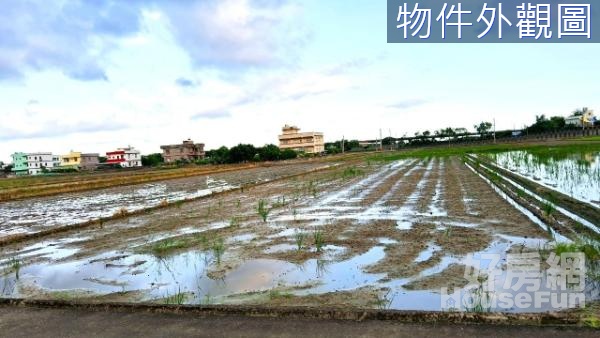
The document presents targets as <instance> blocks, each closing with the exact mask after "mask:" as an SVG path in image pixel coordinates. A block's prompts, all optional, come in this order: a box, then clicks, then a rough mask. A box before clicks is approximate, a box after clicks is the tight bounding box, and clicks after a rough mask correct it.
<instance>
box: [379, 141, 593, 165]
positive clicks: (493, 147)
mask: <svg viewBox="0 0 600 338" xmlns="http://www.w3.org/2000/svg"><path fill="white" fill-rule="evenodd" d="M569 141H570V140H569ZM511 150H527V151H531V152H536V153H540V152H544V153H571V152H582V151H583V152H587V151H600V143H595V142H592V143H582V142H575V143H571V142H568V141H564V142H557V143H551V144H530V143H505V144H486V145H451V146H450V147H448V146H442V145H440V146H433V147H427V148H414V149H406V150H400V151H395V152H389V153H379V154H375V155H372V156H370V157H369V158H368V160H371V161H396V160H400V159H405V158H426V157H447V156H463V155H465V154H471V153H494V152H504V151H511Z"/></svg>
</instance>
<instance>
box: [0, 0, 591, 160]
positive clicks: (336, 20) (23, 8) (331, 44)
mask: <svg viewBox="0 0 600 338" xmlns="http://www.w3.org/2000/svg"><path fill="white" fill-rule="evenodd" d="M0 3H1V5H2V8H3V11H2V12H0V121H1V123H0V160H4V161H8V160H9V159H10V154H11V153H12V152H14V151H25V152H33V151H52V152H54V153H58V154H60V153H64V152H67V151H69V150H77V151H84V152H100V153H104V152H106V151H108V150H110V149H113V148H116V147H121V146H126V145H133V146H136V147H137V148H139V149H141V151H142V152H143V153H152V152H158V151H160V149H159V146H160V144H165V143H176V142H180V141H181V140H183V139H185V138H188V137H191V138H193V139H194V140H196V141H198V142H204V143H206V146H207V148H209V149H210V148H215V147H218V146H221V145H227V146H233V145H235V144H237V143H239V142H249V143H254V144H256V145H263V144H266V143H276V142H277V134H278V133H279V131H280V128H281V127H282V126H283V125H284V124H286V123H289V124H296V125H298V126H300V127H301V128H302V129H303V130H307V131H308V130H314V131H322V132H324V133H325V137H326V140H335V139H339V138H341V137H342V136H345V137H346V138H358V139H372V138H376V137H377V136H378V135H379V129H382V130H383V134H384V135H385V136H387V135H389V134H390V133H391V134H392V135H394V136H402V135H404V134H408V135H412V134H413V133H414V132H415V131H417V130H420V131H422V130H425V129H429V130H435V129H439V128H443V127H448V126H452V127H465V128H469V129H472V127H473V124H475V123H477V122H479V121H482V120H492V119H493V118H495V119H496V123H497V127H498V128H499V129H504V128H513V127H517V128H518V127H521V126H523V125H524V124H526V123H531V122H532V121H533V120H534V118H535V115H536V114H546V115H568V114H569V112H570V111H572V110H573V109H575V108H577V107H582V106H587V107H590V108H592V109H593V108H595V107H596V106H598V105H599V104H600V102H599V101H600V96H599V95H598V94H599V93H598V91H599V89H600V85H599V79H600V67H599V64H598V61H597V60H598V55H600V46H598V45H596V44H586V45H582V44H577V45H573V44H571V45H569V44H553V45H550V44H547V45H539V44H538V45H528V44H519V45H513V44H481V45H474V44H473V45H471V44H460V45H459V44H453V45H440V44H430V45H425V44H419V45H410V44H387V43H386V2H385V1H384V0H377V1H375V0H354V1H334V0H330V1H318V0H306V1H294V0H269V1H267V0H220V1H217V0H197V1H194V0H188V1H162V0H131V1H111V0H107V1H66V0H60V1H58V0H57V1H48V0H45V1H44V0H0Z"/></svg>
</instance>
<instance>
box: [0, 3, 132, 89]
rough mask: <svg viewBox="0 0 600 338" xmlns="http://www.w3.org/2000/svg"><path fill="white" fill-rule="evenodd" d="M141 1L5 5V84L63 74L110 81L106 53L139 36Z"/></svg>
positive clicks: (0, 66)
mask: <svg viewBox="0 0 600 338" xmlns="http://www.w3.org/2000/svg"><path fill="white" fill-rule="evenodd" d="M140 3H141V2H139V1H132V2H130V1H116V0H113V1H110V0H109V1H68V2H65V3H63V2H60V1H47V0H29V1H22V0H5V1H3V3H2V11H0V78H5V79H6V78H18V77H21V76H22V75H23V73H24V72H25V71H26V70H44V69H52V68H54V69H59V70H61V71H63V72H64V73H65V74H67V75H68V76H70V77H72V78H75V79H79V80H106V79H107V75H106V72H105V69H104V67H103V66H104V65H103V61H102V60H103V59H104V57H105V55H106V53H107V52H108V51H109V50H111V49H112V48H113V47H114V45H115V42H116V39H117V38H119V37H123V36H127V35H129V34H132V33H134V32H136V31H138V30H139V25H140V11H139V8H138V6H139V4H140Z"/></svg>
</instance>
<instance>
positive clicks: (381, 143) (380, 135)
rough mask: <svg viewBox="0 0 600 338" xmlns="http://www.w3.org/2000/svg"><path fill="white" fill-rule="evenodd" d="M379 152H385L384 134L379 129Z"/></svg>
mask: <svg viewBox="0 0 600 338" xmlns="http://www.w3.org/2000/svg"><path fill="white" fill-rule="evenodd" d="M379 150H381V151H383V134H382V133H381V128H379Z"/></svg>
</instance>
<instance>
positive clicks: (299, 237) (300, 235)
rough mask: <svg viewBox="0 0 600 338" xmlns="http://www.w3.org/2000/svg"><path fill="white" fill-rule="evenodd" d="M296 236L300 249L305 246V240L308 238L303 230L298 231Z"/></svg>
mask: <svg viewBox="0 0 600 338" xmlns="http://www.w3.org/2000/svg"><path fill="white" fill-rule="evenodd" d="M294 236H295V238H296V246H297V247H298V251H300V250H302V247H303V246H304V240H305V239H306V234H305V233H303V232H296V234H295V235H294Z"/></svg>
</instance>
